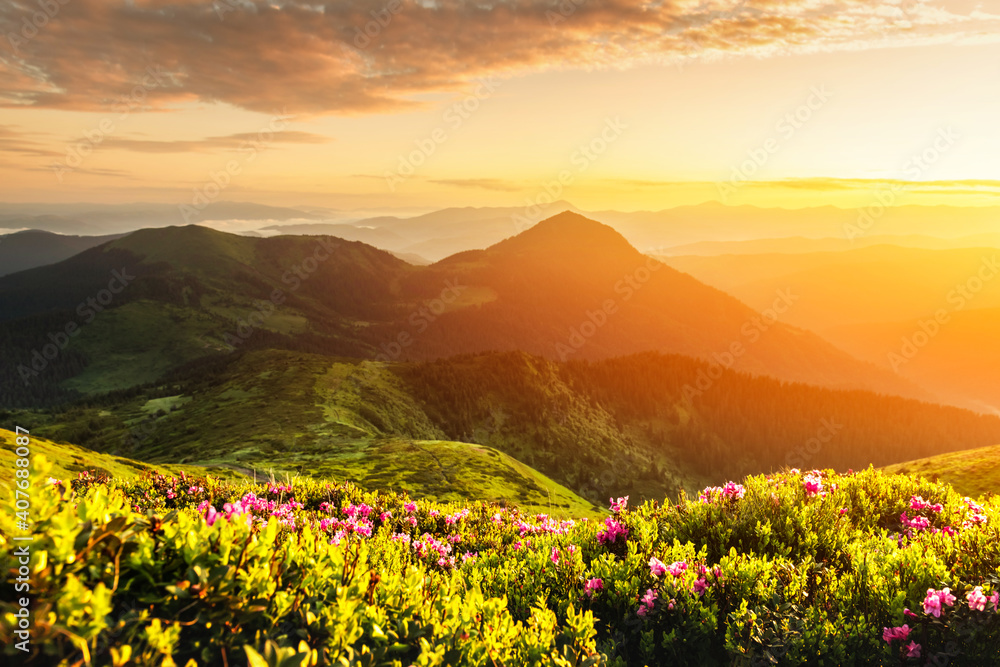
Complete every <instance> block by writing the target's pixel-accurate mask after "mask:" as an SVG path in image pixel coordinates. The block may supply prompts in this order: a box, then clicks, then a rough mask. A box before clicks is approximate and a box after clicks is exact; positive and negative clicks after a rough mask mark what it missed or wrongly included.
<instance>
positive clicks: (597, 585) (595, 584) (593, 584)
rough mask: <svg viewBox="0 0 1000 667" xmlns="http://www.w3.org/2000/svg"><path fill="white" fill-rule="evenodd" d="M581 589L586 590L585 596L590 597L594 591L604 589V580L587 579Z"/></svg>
mask: <svg viewBox="0 0 1000 667" xmlns="http://www.w3.org/2000/svg"><path fill="white" fill-rule="evenodd" d="M583 590H585V591H586V592H587V597H588V598H589V597H591V596H593V595H594V593H595V592H597V591H600V590H604V582H603V581H602V580H600V579H597V578H594V579H590V580H589V581H587V583H586V584H585V585H584V587H583Z"/></svg>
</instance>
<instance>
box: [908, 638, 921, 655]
mask: <svg viewBox="0 0 1000 667" xmlns="http://www.w3.org/2000/svg"><path fill="white" fill-rule="evenodd" d="M906 657H907V658H919V657H920V644H918V643H916V642H910V643H909V644H908V645H907V646H906Z"/></svg>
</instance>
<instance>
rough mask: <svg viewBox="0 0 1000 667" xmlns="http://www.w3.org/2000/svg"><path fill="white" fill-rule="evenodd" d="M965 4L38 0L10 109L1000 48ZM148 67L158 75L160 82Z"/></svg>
mask: <svg viewBox="0 0 1000 667" xmlns="http://www.w3.org/2000/svg"><path fill="white" fill-rule="evenodd" d="M965 4H974V3H962V2H958V0H894V1H893V2H884V1H882V0H781V1H778V0H674V1H672V2H668V1H666V0H340V1H338V2H322V1H308V0H284V1H282V2H275V1H273V0H214V2H213V1H206V0H131V1H130V2H108V1H107V0H71V1H70V2H67V3H66V4H61V3H55V5H54V6H58V11H56V12H55V13H54V15H53V16H52V17H46V16H44V15H43V14H37V15H35V12H36V11H37V10H38V5H36V4H35V3H27V2H25V3H14V2H10V1H4V2H0V35H2V36H0V106H7V107H25V106H27V107H45V108H57V109H74V110H89V111H94V110H104V109H106V108H108V107H109V106H111V105H114V104H116V103H119V104H120V102H121V100H122V99H123V98H124V97H127V96H129V95H132V96H133V99H135V91H136V90H137V87H138V90H139V93H141V94H140V96H139V98H138V99H140V100H141V104H142V105H143V108H149V109H167V108H170V107H171V106H172V105H177V104H180V103H184V102H191V101H198V102H201V103H226V104H230V105H234V106H236V107H240V108H244V109H249V110H253V111H258V112H262V113H274V112H275V110H276V109H279V108H281V109H288V110H289V111H290V112H292V113H301V114H307V115H308V114H317V115H318V114H333V113H335V114H358V113H370V112H389V111H395V110H402V109H406V108H409V107H412V106H415V105H419V104H420V102H418V101H417V97H418V96H420V95H423V94H426V93H435V92H457V91H460V90H463V89H464V88H466V87H467V86H468V85H469V84H470V82H471V81H473V80H474V79H475V78H477V77H485V76H512V75H517V74H520V73H524V72H528V71H540V70H549V69H565V68H602V67H629V66H632V65H635V64H639V63H648V62H675V61H677V62H679V61H683V60H688V59H690V58H692V57H697V58H706V59H713V58H720V57H729V56H741V55H750V56H756V57H768V56H775V55H780V54H787V53H795V52H816V51H833V50H845V49H865V48H873V47H887V46H902V45H913V44H921V43H938V42H945V41H959V42H962V41H965V42H971V41H978V42H981V41H983V40H987V41H997V40H1000V17H998V16H996V15H993V14H989V13H987V12H984V11H982V10H981V9H978V10H973V9H969V8H966V9H964V10H963V9H962V6H963V5H965ZM394 9H395V10H398V11H396V13H393V11H392V10H394ZM33 16H34V17H35V18H36V19H37V22H38V23H39V24H41V27H39V28H37V29H35V28H34V26H32V25H31V21H32V18H33ZM39 16H40V17H41V18H38V17H39ZM42 19H44V21H43V20H42ZM29 37H30V38H29ZM149 67H153V68H156V69H155V71H156V72H158V73H160V74H158V76H157V77H156V78H155V81H153V83H149V75H148V70H147V68H149ZM144 78H145V80H146V82H147V83H145V84H144V83H143V81H144Z"/></svg>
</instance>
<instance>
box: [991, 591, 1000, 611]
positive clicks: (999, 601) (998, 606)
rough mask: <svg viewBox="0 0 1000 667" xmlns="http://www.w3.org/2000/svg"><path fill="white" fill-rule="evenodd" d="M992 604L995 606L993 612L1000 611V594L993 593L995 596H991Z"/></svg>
mask: <svg viewBox="0 0 1000 667" xmlns="http://www.w3.org/2000/svg"><path fill="white" fill-rule="evenodd" d="M990 603H991V604H992V605H993V611H1000V592H997V591H993V595H991V596H990Z"/></svg>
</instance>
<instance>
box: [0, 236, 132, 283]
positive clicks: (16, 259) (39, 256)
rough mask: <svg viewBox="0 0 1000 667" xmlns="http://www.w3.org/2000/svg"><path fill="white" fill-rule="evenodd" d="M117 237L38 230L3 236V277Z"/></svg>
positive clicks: (0, 256) (0, 253)
mask: <svg viewBox="0 0 1000 667" xmlns="http://www.w3.org/2000/svg"><path fill="white" fill-rule="evenodd" d="M116 238H118V236H116V235H112V236H64V235H62V234H53V233H51V232H44V231H41V230H37V229H29V230H26V231H23V232H15V233H13V234H7V235H5V236H0V276H5V275H7V274H8V273H16V272H18V271H24V270H25V269H33V268H35V267H36V266H45V265H47V264H55V263H56V262H60V261H62V260H64V259H67V258H69V257H72V256H73V255H76V254H78V253H81V252H83V251H84V250H87V249H88V248H93V247H94V246H98V245H101V244H102V243H107V242H108V241H111V240H113V239H116Z"/></svg>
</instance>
